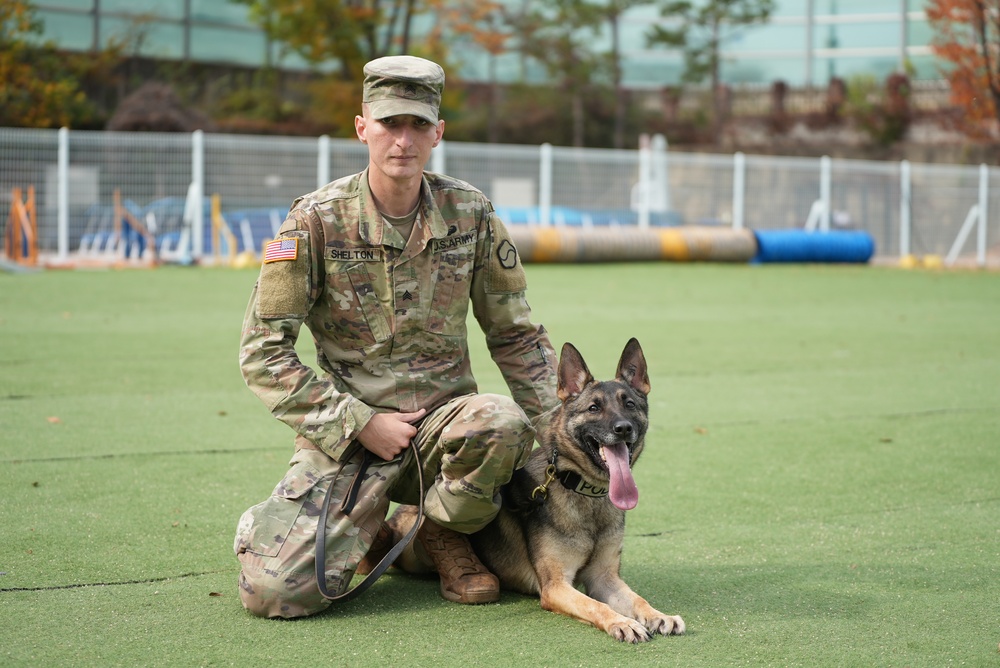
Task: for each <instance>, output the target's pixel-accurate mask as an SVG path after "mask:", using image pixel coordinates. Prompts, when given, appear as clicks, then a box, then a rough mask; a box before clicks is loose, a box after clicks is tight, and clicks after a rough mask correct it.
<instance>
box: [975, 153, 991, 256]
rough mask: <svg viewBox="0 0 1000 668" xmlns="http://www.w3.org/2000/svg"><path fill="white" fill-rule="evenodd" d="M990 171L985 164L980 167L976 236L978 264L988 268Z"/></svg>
mask: <svg viewBox="0 0 1000 668" xmlns="http://www.w3.org/2000/svg"><path fill="white" fill-rule="evenodd" d="M989 192H990V171H989V167H987V166H986V165H985V164H981V165H979V230H978V233H977V235H976V237H977V238H976V264H978V265H979V266H980V267H985V266H986V221H987V220H988V219H989V216H987V213H988V210H987V203H988V202H989V201H990V198H989Z"/></svg>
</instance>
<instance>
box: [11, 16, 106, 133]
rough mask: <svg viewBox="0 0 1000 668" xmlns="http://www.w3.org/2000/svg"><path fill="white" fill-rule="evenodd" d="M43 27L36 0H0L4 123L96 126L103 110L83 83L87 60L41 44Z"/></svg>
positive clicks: (41, 126)
mask: <svg viewBox="0 0 1000 668" xmlns="http://www.w3.org/2000/svg"><path fill="white" fill-rule="evenodd" d="M42 27H43V26H42V23H41V21H39V20H38V19H37V17H36V16H35V9H34V6H33V4H32V3H30V2H27V1H24V0H0V125H7V126H14V127H36V128H55V127H62V126H67V127H69V126H89V125H92V124H93V123H94V122H95V118H96V116H97V112H96V110H95V109H94V107H93V105H91V104H90V103H89V102H88V100H87V98H86V96H85V95H84V93H83V91H81V90H80V87H79V84H78V81H79V80H80V78H81V77H85V76H86V75H87V70H86V67H85V63H83V61H81V60H80V59H79V58H67V57H64V56H62V55H60V54H59V53H57V52H56V51H55V49H54V48H52V47H51V46H50V45H47V44H39V43H38V42H39V39H38V36H39V35H41V33H42Z"/></svg>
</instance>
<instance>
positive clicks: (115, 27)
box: [101, 0, 184, 60]
mask: <svg viewBox="0 0 1000 668" xmlns="http://www.w3.org/2000/svg"><path fill="white" fill-rule="evenodd" d="M102 1H103V0H102ZM112 41H114V42H117V43H122V42H124V43H125V44H126V45H128V46H127V47H126V49H127V50H129V49H132V48H136V47H138V52H139V55H142V56H147V57H150V58H167V59H175V60H176V59H181V58H183V57H184V27H183V26H182V25H181V24H178V23H163V22H162V21H150V20H148V19H145V18H142V17H137V18H134V19H131V20H129V19H120V18H112V17H109V16H105V17H104V18H102V19H101V46H102V47H107V46H108V44H109V43H111V42H112ZM130 55H131V54H130Z"/></svg>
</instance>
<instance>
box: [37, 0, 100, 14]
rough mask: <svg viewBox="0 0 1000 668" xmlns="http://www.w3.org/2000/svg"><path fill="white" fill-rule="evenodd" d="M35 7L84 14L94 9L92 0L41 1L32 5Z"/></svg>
mask: <svg viewBox="0 0 1000 668" xmlns="http://www.w3.org/2000/svg"><path fill="white" fill-rule="evenodd" d="M34 4H35V6H36V7H39V6H44V7H45V9H63V8H65V9H76V10H82V11H85V12H89V11H92V10H93V9H94V0H42V2H36V3H34ZM39 13H41V12H39Z"/></svg>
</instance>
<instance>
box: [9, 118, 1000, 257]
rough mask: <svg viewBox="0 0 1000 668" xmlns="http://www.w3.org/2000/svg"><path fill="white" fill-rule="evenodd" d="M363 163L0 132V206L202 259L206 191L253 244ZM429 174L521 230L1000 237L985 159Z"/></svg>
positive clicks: (143, 140) (659, 144)
mask: <svg viewBox="0 0 1000 668" xmlns="http://www.w3.org/2000/svg"><path fill="white" fill-rule="evenodd" d="M366 163H367V148H366V147H365V146H364V145H362V144H360V143H359V142H357V141H353V140H341V139H330V138H327V137H320V138H318V139H313V138H292V137H270V136H245V135H223V134H203V133H201V132H195V133H193V134H191V135H181V134H165V133H115V132H90V131H72V132H70V131H68V130H65V129H64V130H32V129H21V128H0V205H2V206H3V207H4V210H5V211H9V210H10V207H11V200H12V196H13V192H14V189H15V188H19V189H21V190H22V191H25V190H26V189H28V188H29V187H31V188H33V189H34V192H35V194H36V202H37V218H38V241H39V249H40V250H41V252H42V253H46V254H51V255H55V256H57V257H59V258H60V259H67V258H68V257H70V256H71V255H72V254H78V253H99V252H101V250H102V246H101V244H102V243H105V242H106V241H107V239H108V236H109V233H110V232H111V231H112V229H113V226H114V220H113V219H114V217H115V214H114V211H113V202H114V200H115V197H116V194H117V196H118V197H119V198H120V200H121V202H122V206H123V207H125V208H127V210H128V211H129V212H131V213H132V215H133V216H135V218H136V219H137V220H141V221H143V223H144V224H145V225H146V226H147V227H148V228H149V230H150V231H151V232H153V233H154V234H155V235H156V238H157V243H158V244H164V247H165V248H177V244H178V243H179V239H180V237H181V236H182V235H183V234H185V230H187V232H186V233H187V234H190V235H191V236H190V237H189V238H190V240H191V242H190V244H189V245H188V248H189V249H190V252H191V253H192V255H193V256H194V257H198V256H200V255H201V254H204V253H208V252H209V251H210V250H212V248H211V247H212V244H213V240H212V237H211V235H210V233H209V227H210V225H209V223H208V222H207V221H208V217H209V205H208V203H207V202H208V198H209V197H210V196H211V195H216V194H217V195H218V196H219V201H220V202H221V209H222V214H223V217H224V218H225V220H226V222H227V224H228V226H229V228H230V229H231V230H232V232H233V234H234V235H235V239H236V243H237V244H238V246H239V250H247V249H253V250H257V249H259V248H260V243H261V242H262V241H263V239H264V238H265V237H269V236H270V235H272V234H273V231H274V229H276V225H277V224H278V223H280V221H281V219H283V217H284V215H285V213H286V212H287V210H288V207H289V205H290V204H291V202H292V200H293V199H294V198H296V197H298V196H299V195H302V194H304V193H307V192H309V191H311V190H313V189H315V188H316V187H317V186H318V185H321V184H323V183H326V182H327V181H329V180H331V179H332V178H336V177H338V176H341V175H346V174H351V173H354V172H357V171H360V170H361V169H363V168H364V166H365V164H366ZM431 169H432V170H434V171H443V172H445V173H447V174H449V175H451V176H454V177H457V178H461V179H464V180H466V181H469V182H470V183H472V184H473V185H475V186H477V187H478V188H480V189H482V190H483V191H484V192H485V193H486V194H487V196H489V197H490V198H491V199H492V200H493V202H494V205H495V206H496V207H497V209H498V210H499V211H500V213H501V215H502V216H503V218H504V219H505V221H506V222H507V223H508V224H511V225H520V224H537V225H580V226H588V225H593V226H609V225H610V226H614V225H622V226H625V225H635V226H647V225H652V226H658V225H679V224H714V225H725V226H733V227H746V228H750V229H789V228H806V229H838V228H845V229H856V230H865V231H867V232H869V233H870V234H871V235H872V237H873V238H874V239H875V244H876V253H877V254H878V255H879V256H881V257H890V258H891V257H898V256H902V255H907V254H914V255H939V256H942V257H948V258H949V259H951V260H954V259H955V258H956V257H958V256H959V255H962V256H965V257H972V258H975V260H976V261H977V262H978V263H979V264H983V263H984V262H985V258H986V254H987V251H988V244H989V240H990V239H992V240H994V243H996V240H997V239H998V238H1000V236H998V235H1000V168H987V167H986V166H957V165H927V164H909V163H906V162H902V163H889V162H871V161H858V160H830V159H828V158H824V159H804V158H784V157H767V156H755V155H746V156H744V155H742V154H736V155H734V156H728V155H715V154H696V153H683V152H673V151H668V150H667V147H666V142H665V141H664V140H663V138H662V137H654V138H653V139H652V140H651V141H647V142H644V143H643V148H641V149H640V150H638V151H626V150H608V149H575V148H564V147H553V146H550V145H547V144H546V145H543V146H540V147H539V146H512V145H500V144H475V143H459V142H447V143H442V145H441V146H440V147H439V148H437V149H435V152H434V155H433V158H432V164H431ZM199 201H201V202H202V203H203V205H202V206H200V207H199V206H197V202H199ZM186 203H187V204H188V206H187V215H186V216H185V204H186ZM191 203H194V206H191ZM8 224H9V219H8V217H7V216H6V215H4V216H3V217H2V218H0V225H2V226H3V227H2V228H0V230H2V231H3V232H5V233H6V226H7V225H8ZM216 243H217V242H216ZM105 250H106V249H105ZM215 250H217V249H215Z"/></svg>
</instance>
